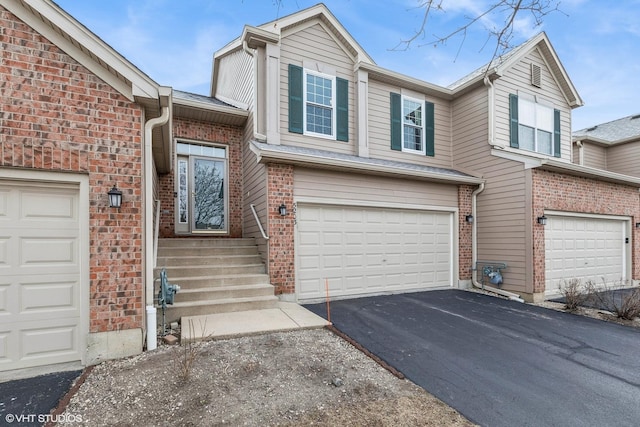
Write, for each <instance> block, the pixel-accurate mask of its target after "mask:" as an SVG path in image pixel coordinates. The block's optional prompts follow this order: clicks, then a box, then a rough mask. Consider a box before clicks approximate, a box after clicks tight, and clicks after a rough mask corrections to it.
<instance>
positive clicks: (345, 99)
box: [336, 77, 349, 142]
mask: <svg viewBox="0 0 640 427" xmlns="http://www.w3.org/2000/svg"><path fill="white" fill-rule="evenodd" d="M336 104H337V106H336V139H337V140H338V141H344V142H348V141H349V81H348V80H345V79H341V78H339V77H336Z"/></svg>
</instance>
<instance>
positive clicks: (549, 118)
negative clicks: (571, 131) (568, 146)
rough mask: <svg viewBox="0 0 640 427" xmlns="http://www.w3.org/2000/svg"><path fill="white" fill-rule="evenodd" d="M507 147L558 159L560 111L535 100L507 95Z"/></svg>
mask: <svg viewBox="0 0 640 427" xmlns="http://www.w3.org/2000/svg"><path fill="white" fill-rule="evenodd" d="M509 114H510V129H509V131H510V140H511V141H510V145H511V147H513V148H520V149H523V150H527V151H534V152H536V153H540V154H546V155H548V156H555V157H560V111H559V110H555V109H553V107H551V106H549V105H546V104H543V103H540V102H536V99H535V98H534V97H529V96H523V95H520V96H518V95H513V94H511V95H509Z"/></svg>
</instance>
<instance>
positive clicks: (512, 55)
mask: <svg viewBox="0 0 640 427" xmlns="http://www.w3.org/2000/svg"><path fill="white" fill-rule="evenodd" d="M533 49H538V50H539V52H540V54H541V55H542V58H543V59H544V60H545V62H546V63H547V66H548V67H549V70H550V71H551V75H552V76H553V78H554V79H555V81H556V83H557V84H558V87H559V88H560V90H561V91H562V94H563V95H564V97H565V99H566V100H567V103H568V104H569V105H570V106H572V107H580V106H581V105H583V101H582V98H580V95H579V94H578V91H577V90H576V88H575V86H574V85H573V83H572V82H571V79H570V78H569V75H568V74H567V71H566V70H565V69H564V66H563V65H562V63H561V62H560V59H559V58H558V55H557V54H556V51H555V50H554V49H553V46H552V45H551V42H550V41H549V38H548V37H547V34H546V33H545V32H544V31H543V32H541V33H538V34H536V35H535V36H533V37H531V38H530V39H529V40H527V41H526V42H524V43H522V44H521V45H519V46H516V47H514V48H513V49H511V50H510V51H508V52H507V53H505V54H504V55H501V56H499V57H497V58H495V59H494V60H493V61H491V62H489V63H488V64H485V65H483V66H482V67H480V68H478V69H477V70H475V71H473V72H472V73H470V74H467V75H466V76H464V77H462V78H461V79H459V80H457V81H455V82H454V83H452V84H451V85H449V86H448V88H449V89H451V90H453V91H454V92H460V91H463V90H464V89H465V88H468V87H470V86H474V85H475V84H477V83H478V82H481V81H483V80H484V77H485V75H486V76H488V77H489V78H492V77H494V78H497V77H500V76H502V75H504V73H505V72H506V71H507V70H509V69H510V68H511V67H513V66H514V65H515V64H517V63H518V62H519V61H520V60H522V58H524V56H525V55H527V54H528V53H529V52H530V51H531V50H533Z"/></svg>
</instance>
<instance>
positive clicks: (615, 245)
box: [544, 215, 631, 295]
mask: <svg viewBox="0 0 640 427" xmlns="http://www.w3.org/2000/svg"><path fill="white" fill-rule="evenodd" d="M547 216H548V217H549V219H548V223H547V225H546V226H545V230H544V232H545V276H546V280H545V282H546V283H545V294H547V295H555V294H558V293H559V289H558V286H559V285H562V284H563V283H564V281H565V280H570V279H579V280H581V281H582V282H583V283H585V282H586V281H588V280H592V281H594V282H596V284H598V285H602V284H603V281H604V282H606V283H607V284H609V285H613V284H616V283H618V284H619V283H620V281H621V280H622V279H625V278H626V277H627V262H626V259H627V248H630V247H631V244H630V243H627V242H626V237H625V235H626V228H627V226H628V225H627V221H624V220H621V219H615V218H611V219H608V218H587V217H576V216H561V215H557V216H556V215H547Z"/></svg>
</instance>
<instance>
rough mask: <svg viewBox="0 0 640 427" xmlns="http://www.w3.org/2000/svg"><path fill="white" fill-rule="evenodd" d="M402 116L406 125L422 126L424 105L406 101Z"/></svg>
mask: <svg viewBox="0 0 640 427" xmlns="http://www.w3.org/2000/svg"><path fill="white" fill-rule="evenodd" d="M402 108H403V110H402V115H403V117H404V123H406V124H410V125H414V126H422V103H421V102H416V101H412V100H410V99H405V100H404V102H403V106H402Z"/></svg>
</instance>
